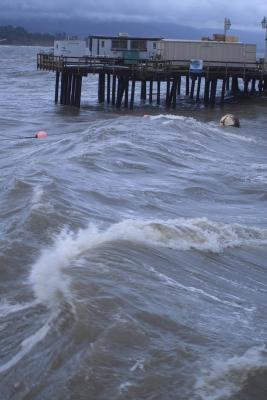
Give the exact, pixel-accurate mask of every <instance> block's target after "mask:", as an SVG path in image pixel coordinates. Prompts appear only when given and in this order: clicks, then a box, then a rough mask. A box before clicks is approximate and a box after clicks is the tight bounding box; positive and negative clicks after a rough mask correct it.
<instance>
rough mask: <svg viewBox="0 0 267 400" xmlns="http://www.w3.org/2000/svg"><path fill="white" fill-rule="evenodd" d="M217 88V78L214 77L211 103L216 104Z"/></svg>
mask: <svg viewBox="0 0 267 400" xmlns="http://www.w3.org/2000/svg"><path fill="white" fill-rule="evenodd" d="M216 89H217V78H215V79H212V81H211V88H210V105H211V106H212V107H214V106H215V103H216Z"/></svg>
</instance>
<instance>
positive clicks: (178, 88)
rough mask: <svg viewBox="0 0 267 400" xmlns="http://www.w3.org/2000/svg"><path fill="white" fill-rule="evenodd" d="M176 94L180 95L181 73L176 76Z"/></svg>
mask: <svg viewBox="0 0 267 400" xmlns="http://www.w3.org/2000/svg"><path fill="white" fill-rule="evenodd" d="M177 95H178V96H180V95H181V75H179V76H178V78H177Z"/></svg>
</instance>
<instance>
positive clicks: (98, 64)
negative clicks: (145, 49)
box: [37, 53, 267, 109]
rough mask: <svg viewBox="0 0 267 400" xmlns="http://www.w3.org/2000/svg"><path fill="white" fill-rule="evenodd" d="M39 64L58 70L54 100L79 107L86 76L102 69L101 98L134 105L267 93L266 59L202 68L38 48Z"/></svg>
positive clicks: (211, 101) (220, 100) (215, 100)
mask: <svg viewBox="0 0 267 400" xmlns="http://www.w3.org/2000/svg"><path fill="white" fill-rule="evenodd" d="M37 69H38V70H42V71H52V72H55V75H56V77H55V97H54V100H55V103H56V104H57V103H60V104H62V105H69V106H74V107H78V108H79V107H80V105H81V95H82V81H83V79H85V78H86V77H88V75H90V74H97V75H98V102H99V103H106V104H107V105H110V106H113V107H116V108H118V109H119V108H121V107H124V108H130V109H133V108H134V104H135V102H136V101H137V86H139V89H140V90H138V95H139V96H140V100H141V101H143V102H147V101H148V103H149V104H151V105H152V104H156V105H164V106H166V107H167V108H173V109H175V108H176V106H177V102H178V101H179V98H180V96H181V94H182V93H183V94H184V96H185V97H186V98H188V100H190V101H191V102H193V103H200V102H201V103H204V105H205V106H207V107H214V106H215V104H220V105H223V104H224V103H225V101H226V97H227V96H228V95H231V96H237V95H240V94H242V95H244V96H249V95H255V94H257V95H263V94H265V95H266V94H267V67H266V64H264V63H260V62H257V63H238V62H234V63H229V62H228V63H226V62H216V61H215V62H214V61H212V62H209V61H204V65H203V69H202V71H201V72H197V73H196V72H192V71H190V61H188V60H172V61H168V60H165V61H162V60H134V61H133V60H126V59H124V60H122V59H119V58H110V57H68V58H66V57H60V56H53V55H49V54H44V53H40V54H37Z"/></svg>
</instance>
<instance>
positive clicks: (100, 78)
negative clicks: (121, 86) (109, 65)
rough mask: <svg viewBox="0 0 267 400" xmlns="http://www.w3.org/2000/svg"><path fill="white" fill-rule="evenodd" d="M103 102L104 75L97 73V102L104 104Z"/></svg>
mask: <svg viewBox="0 0 267 400" xmlns="http://www.w3.org/2000/svg"><path fill="white" fill-rule="evenodd" d="M104 101H105V74H104V72H99V75H98V102H99V103H104Z"/></svg>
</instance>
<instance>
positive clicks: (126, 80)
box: [124, 76, 129, 108]
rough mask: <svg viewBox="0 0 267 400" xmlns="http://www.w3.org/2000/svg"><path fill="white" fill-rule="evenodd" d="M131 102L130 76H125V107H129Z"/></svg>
mask: <svg viewBox="0 0 267 400" xmlns="http://www.w3.org/2000/svg"><path fill="white" fill-rule="evenodd" d="M128 103H129V78H128V76H127V77H125V78H124V107H125V108H128Z"/></svg>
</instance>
